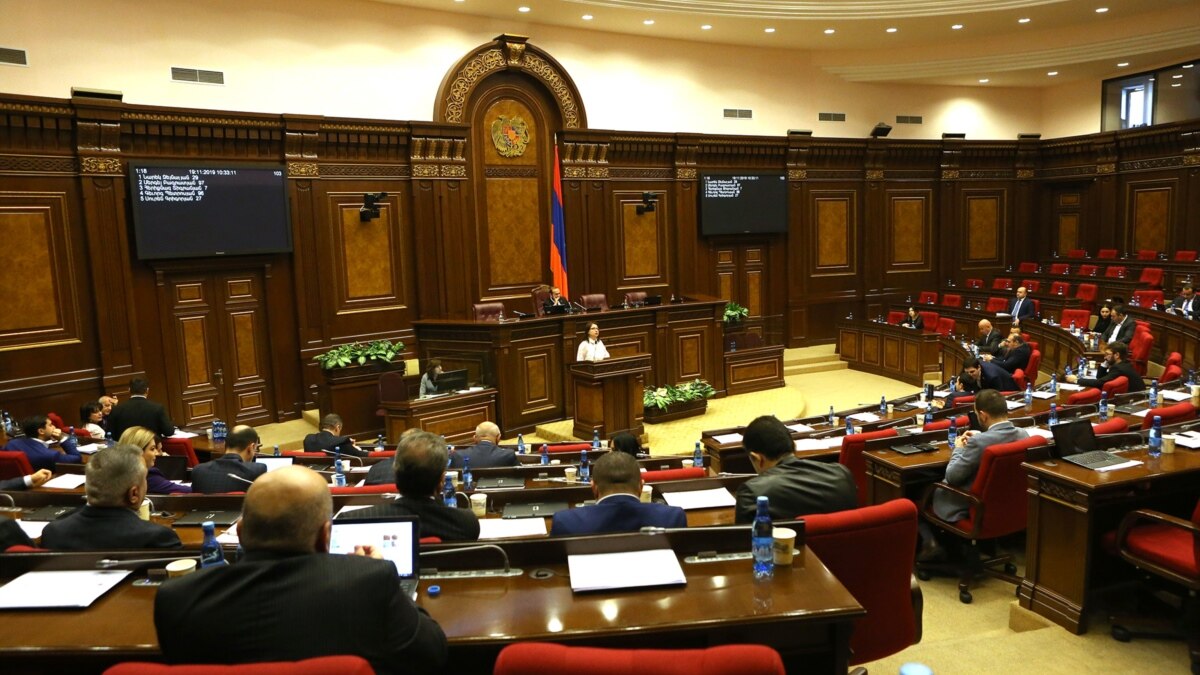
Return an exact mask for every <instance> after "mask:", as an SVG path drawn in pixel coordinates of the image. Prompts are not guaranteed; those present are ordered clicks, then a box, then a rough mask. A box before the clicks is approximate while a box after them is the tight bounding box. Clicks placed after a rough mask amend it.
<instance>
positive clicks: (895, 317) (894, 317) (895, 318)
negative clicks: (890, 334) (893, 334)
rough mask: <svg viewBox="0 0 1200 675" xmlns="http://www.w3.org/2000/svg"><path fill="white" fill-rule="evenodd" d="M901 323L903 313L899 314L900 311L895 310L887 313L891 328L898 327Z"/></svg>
mask: <svg viewBox="0 0 1200 675" xmlns="http://www.w3.org/2000/svg"><path fill="white" fill-rule="evenodd" d="M901 321H904V312H900V311H896V310H893V311H890V312H888V315H887V322H888V323H890V324H891V325H893V326H899V325H900V322H901Z"/></svg>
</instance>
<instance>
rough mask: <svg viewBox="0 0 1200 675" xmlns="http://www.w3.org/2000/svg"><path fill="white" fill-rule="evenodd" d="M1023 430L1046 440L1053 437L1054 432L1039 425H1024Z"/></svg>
mask: <svg viewBox="0 0 1200 675" xmlns="http://www.w3.org/2000/svg"><path fill="white" fill-rule="evenodd" d="M1025 431H1028V432H1029V435H1030V436H1041V437H1042V438H1044V439H1046V440H1048V441H1049V440H1053V439H1054V434H1053V433H1052V432H1051V431H1050V430H1049V429H1043V428H1041V427H1025Z"/></svg>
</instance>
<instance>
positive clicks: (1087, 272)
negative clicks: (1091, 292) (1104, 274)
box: [1079, 265, 1100, 277]
mask: <svg viewBox="0 0 1200 675" xmlns="http://www.w3.org/2000/svg"><path fill="white" fill-rule="evenodd" d="M1099 271H1100V267H1099V266H1098V265H1080V266H1079V276H1081V277H1094V276H1096V274H1097V273H1098V272H1099Z"/></svg>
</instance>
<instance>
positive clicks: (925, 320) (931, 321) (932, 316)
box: [917, 310, 941, 333]
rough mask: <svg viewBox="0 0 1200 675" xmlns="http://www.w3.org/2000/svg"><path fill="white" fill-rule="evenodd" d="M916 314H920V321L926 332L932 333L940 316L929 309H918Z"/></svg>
mask: <svg viewBox="0 0 1200 675" xmlns="http://www.w3.org/2000/svg"><path fill="white" fill-rule="evenodd" d="M917 314H920V315H921V323H922V324H924V326H925V329H924V330H925V332H926V333H933V332H935V331H936V330H937V327H938V319H939V318H941V317H940V316H939V315H938V313H937V312H930V311H927V310H925V311H919V312H917Z"/></svg>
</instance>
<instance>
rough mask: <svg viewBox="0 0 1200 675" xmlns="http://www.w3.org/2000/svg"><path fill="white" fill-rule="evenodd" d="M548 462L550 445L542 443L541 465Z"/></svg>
mask: <svg viewBox="0 0 1200 675" xmlns="http://www.w3.org/2000/svg"><path fill="white" fill-rule="evenodd" d="M549 463H550V446H548V445H546V444H545V443H542V465H543V466H544V465H546V464H549Z"/></svg>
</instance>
